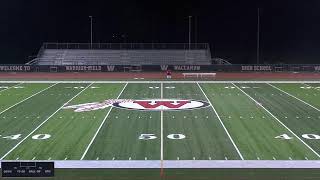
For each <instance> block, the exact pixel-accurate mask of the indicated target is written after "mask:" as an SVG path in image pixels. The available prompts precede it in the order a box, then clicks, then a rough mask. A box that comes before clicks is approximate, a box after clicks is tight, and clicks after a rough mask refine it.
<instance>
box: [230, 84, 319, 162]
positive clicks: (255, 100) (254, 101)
mask: <svg viewBox="0 0 320 180" xmlns="http://www.w3.org/2000/svg"><path fill="white" fill-rule="evenodd" d="M232 85H233V86H235V87H236V88H237V89H239V90H240V91H241V92H242V93H243V94H245V95H246V96H247V97H249V98H250V99H251V100H252V101H254V102H255V103H256V104H259V106H260V107H261V108H263V109H264V110H265V111H266V112H267V113H269V114H270V115H271V116H272V117H273V118H274V119H275V120H277V121H278V122H279V123H280V124H281V125H282V126H283V127H285V128H286V129H287V130H288V131H289V132H290V133H291V134H293V135H294V136H295V137H296V138H297V139H299V140H300V141H301V142H302V143H303V144H304V145H305V146H306V147H307V148H309V149H310V150H311V151H312V152H313V153H314V154H315V155H317V156H318V157H320V155H319V154H318V153H317V152H316V151H315V150H314V149H312V148H311V147H310V146H309V145H308V144H307V143H306V142H304V141H303V140H302V139H301V138H300V137H299V136H298V135H296V134H295V133H294V132H293V131H292V130H291V129H290V128H288V127H287V126H286V125H285V124H284V123H283V122H282V121H280V120H279V119H278V118H277V117H276V116H275V115H273V114H272V113H271V112H270V111H269V110H268V109H267V108H265V107H264V106H263V105H262V104H261V103H259V102H258V101H256V100H255V99H254V98H252V97H251V96H250V95H249V94H247V93H246V92H245V91H243V90H242V89H241V88H239V87H238V86H237V85H235V84H234V83H232Z"/></svg>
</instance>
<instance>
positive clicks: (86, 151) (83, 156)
mask: <svg viewBox="0 0 320 180" xmlns="http://www.w3.org/2000/svg"><path fill="white" fill-rule="evenodd" d="M127 85H128V83H126V84H125V85H124V87H123V88H122V90H121V92H120V93H119V95H118V97H117V99H119V98H120V96H121V94H122V93H123V91H124V90H125V89H126V87H127ZM112 109H113V106H111V107H110V109H109V111H108V113H107V115H106V116H105V117H104V119H103V121H102V123H101V124H100V126H99V128H98V129H97V131H96V133H95V134H94V136H93V137H92V139H91V141H90V143H89V144H88V146H87V148H86V150H85V151H84V153H83V154H82V156H81V159H80V160H83V159H84V158H85V156H86V155H87V153H88V151H89V149H90V147H91V145H92V144H93V142H94V140H95V139H96V137H97V135H98V134H99V132H100V130H101V128H102V126H103V125H104V123H105V122H106V120H107V118H108V116H109V114H110V112H111V110H112Z"/></svg>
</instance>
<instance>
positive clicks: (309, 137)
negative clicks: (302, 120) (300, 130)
mask: <svg viewBox="0 0 320 180" xmlns="http://www.w3.org/2000/svg"><path fill="white" fill-rule="evenodd" d="M302 137H303V138H305V139H320V136H319V135H317V134H303V135H302Z"/></svg>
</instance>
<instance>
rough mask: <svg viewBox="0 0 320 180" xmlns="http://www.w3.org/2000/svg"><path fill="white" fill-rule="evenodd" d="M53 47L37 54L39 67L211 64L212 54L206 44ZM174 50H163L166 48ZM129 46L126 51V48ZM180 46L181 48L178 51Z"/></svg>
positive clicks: (44, 46)
mask: <svg viewBox="0 0 320 180" xmlns="http://www.w3.org/2000/svg"><path fill="white" fill-rule="evenodd" d="M81 45H82V46H75V45H74V44H72V45H68V46H66V45H65V44H64V45H63V46H62V45H59V44H56V46H53V45H52V44H49V45H48V44H44V45H43V46H42V48H41V50H40V51H39V53H38V56H37V60H36V61H35V62H36V64H38V65H164V64H165V65H210V64H211V53H210V49H209V47H208V45H203V44H201V45H197V46H196V45H193V46H192V47H188V45H186V44H183V46H182V44H179V46H176V48H174V47H173V46H172V45H170V46H164V45H162V46H160V45H158V46H153V47H152V48H150V46H146V45H141V44H140V45H139V46H137V45H136V44H133V45H132V46H128V45H123V46H122V47H121V48H120V47H119V45H118V46H117V47H115V46H114V45H112V44H108V45H106V44H104V45H101V44H99V46H98V45H97V44H95V47H90V44H87V45H88V46H86V47H87V48H86V47H85V46H83V44H81ZM171 46H172V47H173V48H170V49H169V48H166V47H171ZM128 47H129V48H128ZM181 47H183V48H181Z"/></svg>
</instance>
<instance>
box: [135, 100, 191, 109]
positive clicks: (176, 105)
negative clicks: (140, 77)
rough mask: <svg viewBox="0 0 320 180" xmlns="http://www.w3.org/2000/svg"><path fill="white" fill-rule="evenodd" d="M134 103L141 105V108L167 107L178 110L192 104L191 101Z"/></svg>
mask: <svg viewBox="0 0 320 180" xmlns="http://www.w3.org/2000/svg"><path fill="white" fill-rule="evenodd" d="M134 103H137V104H139V105H140V106H142V107H144V108H146V109H154V108H157V107H159V106H165V107H167V108H170V109H177V108H180V107H181V106H183V105H185V104H188V103H190V101H155V102H152V101H134Z"/></svg>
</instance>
